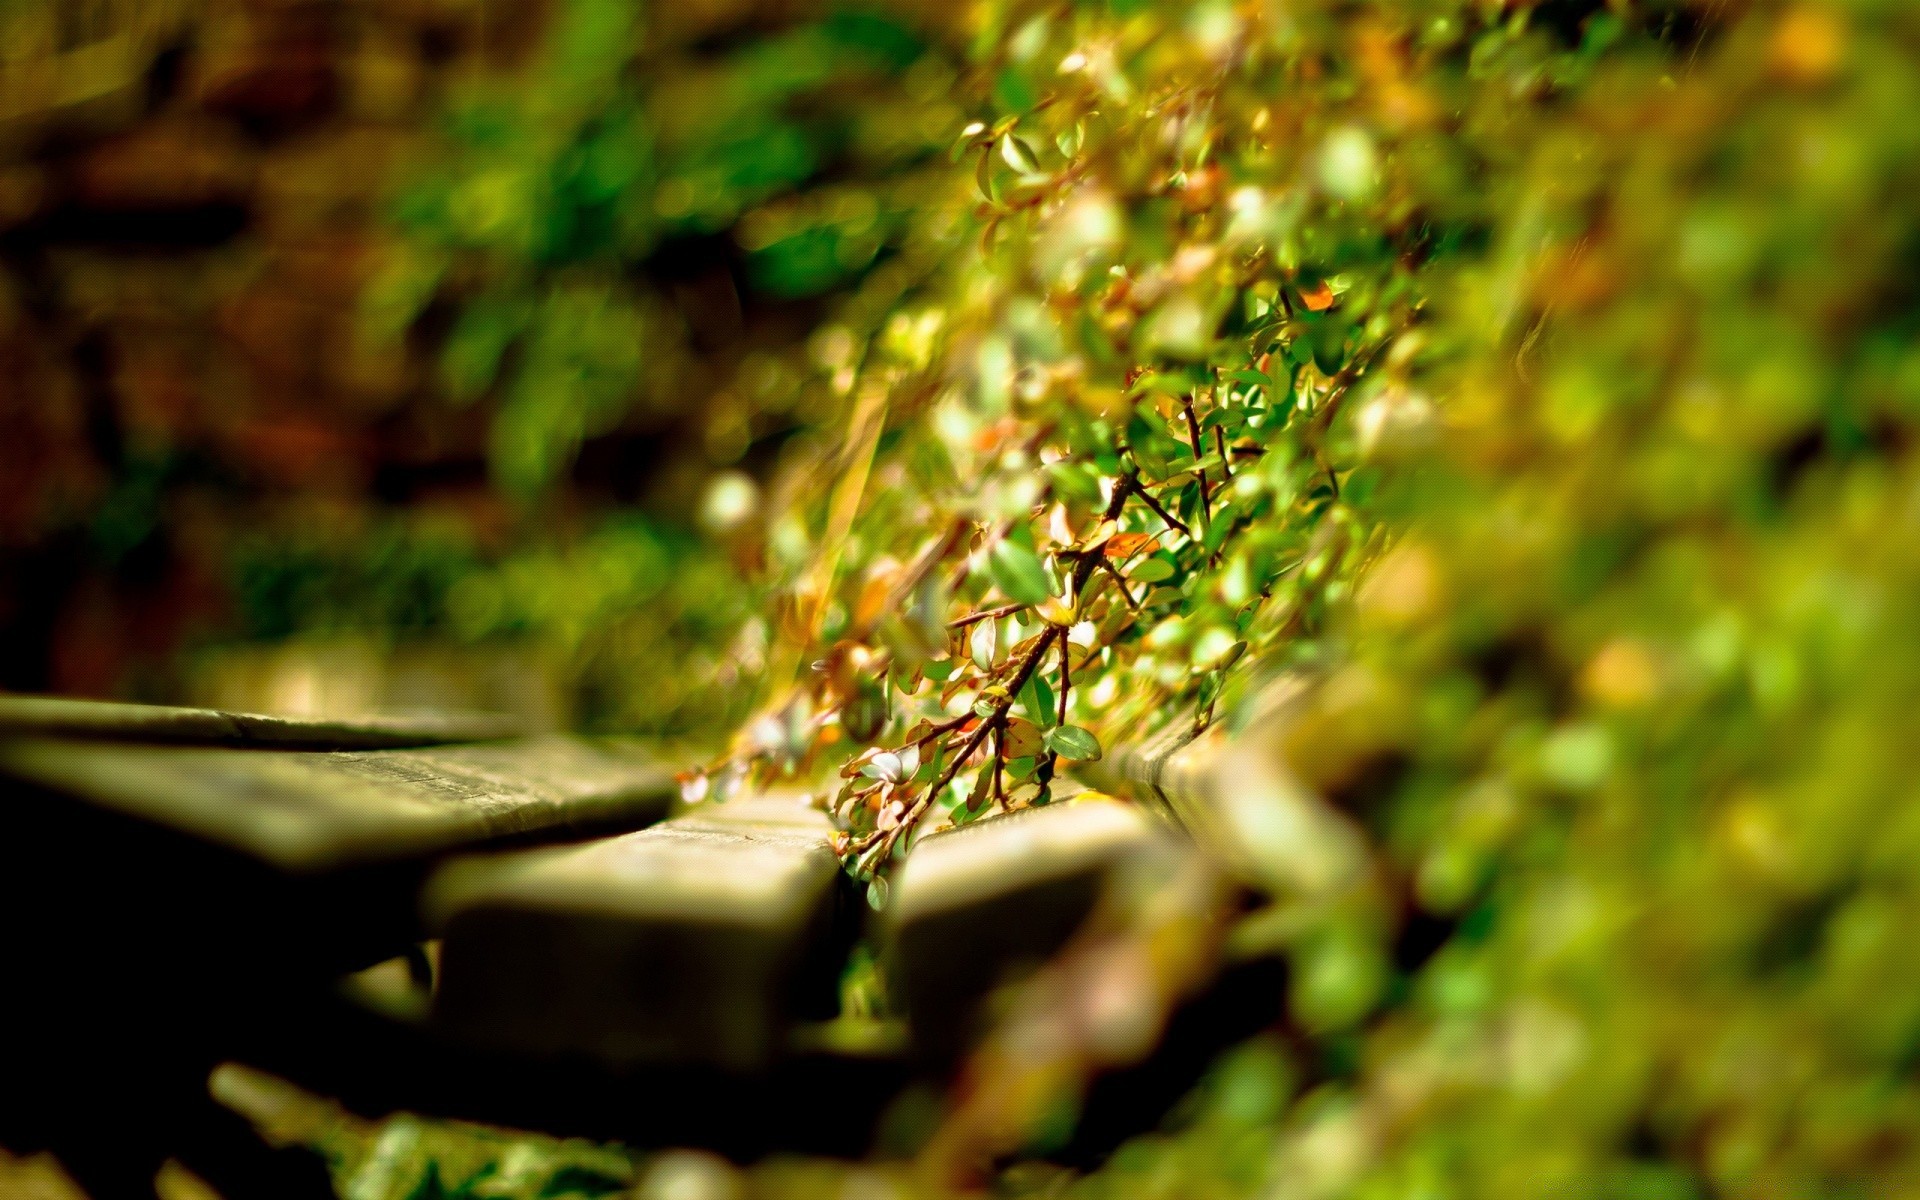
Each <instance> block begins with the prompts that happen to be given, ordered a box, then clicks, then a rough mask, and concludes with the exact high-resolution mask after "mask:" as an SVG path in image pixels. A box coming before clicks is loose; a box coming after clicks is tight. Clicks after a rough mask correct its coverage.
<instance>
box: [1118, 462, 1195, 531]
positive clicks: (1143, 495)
mask: <svg viewBox="0 0 1920 1200" xmlns="http://www.w3.org/2000/svg"><path fill="white" fill-rule="evenodd" d="M1126 482H1127V487H1128V489H1129V490H1131V491H1132V492H1133V494H1134V495H1136V496H1138V497H1140V499H1142V500H1144V501H1145V502H1146V505H1147V507H1148V508H1150V509H1152V510H1153V514H1154V515H1155V516H1157V517H1159V518H1160V519H1161V520H1162V521H1165V522H1166V523H1167V528H1168V529H1176V530H1179V531H1180V533H1181V534H1182V535H1183V536H1185V537H1187V538H1189V539H1191V538H1192V537H1193V530H1191V529H1188V528H1187V526H1186V523H1185V522H1184V521H1182V520H1181V519H1180V518H1178V517H1176V516H1174V515H1173V514H1172V513H1170V512H1168V511H1167V510H1166V509H1165V508H1163V507H1162V506H1161V504H1160V502H1159V501H1158V500H1155V499H1154V498H1153V493H1152V492H1149V491H1148V490H1147V489H1146V488H1145V487H1142V486H1141V484H1140V477H1139V476H1138V475H1129V476H1127V479H1126Z"/></svg>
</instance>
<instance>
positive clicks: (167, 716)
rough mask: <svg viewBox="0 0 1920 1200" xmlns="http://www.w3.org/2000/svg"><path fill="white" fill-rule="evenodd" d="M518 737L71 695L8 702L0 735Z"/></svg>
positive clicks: (341, 739)
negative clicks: (169, 705)
mask: <svg viewBox="0 0 1920 1200" xmlns="http://www.w3.org/2000/svg"><path fill="white" fill-rule="evenodd" d="M518 732H520V730H519V729H518V722H516V721H515V720H514V719H513V718H511V717H507V716H502V715H499V714H494V713H403V714H395V715H381V716H369V717H360V718H353V719H332V718H321V717H271V716H263V715H261V714H258V713H236V712H220V711H217V710H214V709H206V708H169V707H166V706H164V705H157V704H121V703H118V702H115V701H109V700H75V699H70V698H68V697H65V696H0V734H4V735H21V736H33V737H59V738H86V739H93V740H101V741H120V742H160V743H168V744H177V745H195V746H247V747H261V748H272V749H278V750H376V749H387V748H393V747H403V746H429V745H436V744H440V743H446V742H478V741H487V740H490V739H495V738H503V737H510V736H512V735H513V734H515V733H518Z"/></svg>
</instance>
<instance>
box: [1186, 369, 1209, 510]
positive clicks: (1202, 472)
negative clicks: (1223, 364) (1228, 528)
mask: <svg viewBox="0 0 1920 1200" xmlns="http://www.w3.org/2000/svg"><path fill="white" fill-rule="evenodd" d="M1180 409H1181V411H1182V412H1184V413H1186V414H1187V436H1188V438H1189V439H1191V441H1192V443H1193V462H1194V467H1193V473H1194V474H1195V475H1197V476H1199V477H1200V515H1201V516H1203V517H1205V518H1206V519H1207V520H1208V521H1209V522H1211V521H1212V520H1213V490H1212V489H1211V488H1210V487H1208V486H1207V469H1206V468H1205V467H1202V466H1201V465H1200V457H1201V455H1203V454H1205V453H1206V451H1204V450H1202V449H1201V448H1200V422H1199V421H1196V420H1195V419H1194V416H1193V397H1192V396H1182V397H1180Z"/></svg>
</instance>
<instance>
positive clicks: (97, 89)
mask: <svg viewBox="0 0 1920 1200" xmlns="http://www.w3.org/2000/svg"><path fill="white" fill-rule="evenodd" d="M540 10H541V6H540V5H539V4H529V3H513V4H488V3H483V2H482V0H362V2H354V0H198V2H192V0H0V45H4V47H5V49H4V51H0V457H4V459H5V462H6V466H5V469H4V470H0V687H4V688H13V689H31V690H58V691H69V692H92V693H108V692H115V691H118V692H121V693H126V692H129V691H131V692H133V693H136V694H138V693H142V692H146V693H163V692H168V691H171V690H175V686H176V685H175V681H173V680H171V679H170V678H169V677H168V672H169V671H170V670H171V669H172V668H171V667H170V666H169V663H170V662H171V661H172V658H171V656H172V655H173V654H174V652H175V651H176V650H177V648H178V647H179V646H180V645H181V644H182V643H183V641H187V640H190V639H192V638H193V637H194V636H196V633H197V631H199V630H202V629H205V628H210V627H217V626H218V625H220V624H221V622H222V621H223V620H224V619H225V616H224V615H223V614H222V612H221V611H220V610H221V606H222V605H223V604H225V603H227V598H226V597H225V595H224V593H223V588H222V586H221V579H220V575H221V572H222V570H223V568H222V564H221V562H220V561H219V559H220V554H221V547H222V546H224V545H225V544H227V542H228V541H229V540H230V538H231V536H233V535H235V534H236V532H238V529H237V527H239V526H245V525H247V524H249V523H254V524H256V525H257V523H258V521H259V520H260V518H261V517H262V514H263V513H265V512H267V511H268V510H274V511H277V512H278V514H279V516H280V518H282V519H285V518H287V517H288V513H289V511H291V512H292V513H293V514H294V517H293V519H295V520H306V521H313V522H320V523H326V522H335V521H352V520H354V519H356V514H357V513H359V512H361V511H362V510H364V509H365V507H366V506H367V505H368V504H369V503H376V502H379V501H380V500H381V499H383V498H385V499H388V500H394V499H401V500H415V499H418V498H419V493H421V492H423V491H424V492H434V491H436V490H437V491H439V492H443V493H445V494H446V495H447V496H449V497H452V498H454V499H453V501H452V502H455V503H472V504H482V505H484V504H485V503H486V492H485V488H484V486H483V485H484V481H485V465H484V452H485V431H484V426H483V424H482V423H481V422H480V420H479V419H478V417H477V415H476V414H474V413H472V412H454V411H448V410H446V409H444V408H434V407H433V406H428V405H422V404H420V403H417V402H416V401H417V400H418V398H419V396H420V394H421V391H422V383H421V380H420V379H419V378H418V377H417V375H418V372H417V368H416V367H415V365H414V363H413V362H411V361H410V359H411V358H412V357H413V356H410V355H409V354H408V353H407V348H406V347H405V346H404V345H395V344H391V343H388V344H384V345H376V344H374V342H373V341H372V340H371V339H369V338H367V337H365V336H364V335H363V332H362V330H361V328H360V326H361V322H360V319H359V315H358V314H359V309H358V305H357V296H358V294H359V290H360V287H361V285H362V282H363V281H364V279H365V278H366V277H367V275H368V273H369V271H370V270H371V269H372V264H373V263H375V262H376V261H377V260H378V258H379V256H380V253H381V251H382V248H383V245H382V243H383V238H385V237H386V236H387V235H386V234H385V233H384V232H383V229H384V225H383V221H382V212H383V204H385V203H386V202H387V200H388V197H389V196H390V194H391V189H392V187H393V184H394V181H395V180H396V179H398V178H401V177H403V176H404V174H405V172H406V171H407V170H409V169H410V168H412V167H413V166H415V165H420V164H427V163H430V162H431V161H432V158H433V155H434V152H435V151H434V146H435V132H434V122H433V115H434V113H435V112H436V111H437V110H438V107H439V105H440V103H441V101H442V99H443V98H444V96H445V95H446V93H447V92H448V90H449V89H451V88H457V87H458V86H460V84H461V82H462V81H463V80H465V79H470V78H472V77H474V76H475V75H476V74H478V73H481V72H485V71H488V70H492V69H495V68H498V67H502V66H510V65H511V63H512V61H513V59H514V57H515V55H516V54H518V53H521V52H522V48H523V47H525V46H527V45H528V44H530V43H531V42H532V41H533V40H534V39H533V37H532V36H531V34H532V33H533V31H534V30H535V28H536V27H537V24H538V22H539V20H540V15H541V13H540Z"/></svg>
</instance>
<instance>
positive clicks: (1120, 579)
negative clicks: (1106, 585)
mask: <svg viewBox="0 0 1920 1200" xmlns="http://www.w3.org/2000/svg"><path fill="white" fill-rule="evenodd" d="M1100 566H1101V567H1102V568H1103V569H1104V570H1105V571H1106V573H1107V574H1109V575H1111V576H1113V586H1115V587H1117V588H1119V589H1120V595H1121V596H1122V597H1124V598H1125V599H1126V602H1127V607H1128V608H1130V609H1132V610H1133V611H1134V612H1139V611H1140V602H1139V601H1137V600H1135V599H1134V598H1133V593H1132V592H1131V591H1129V590H1128V588H1127V579H1126V576H1124V575H1122V574H1120V568H1118V567H1116V566H1114V565H1113V564H1112V563H1111V562H1108V561H1107V559H1106V557H1105V556H1104V555H1102V556H1101V559H1100Z"/></svg>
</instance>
